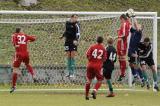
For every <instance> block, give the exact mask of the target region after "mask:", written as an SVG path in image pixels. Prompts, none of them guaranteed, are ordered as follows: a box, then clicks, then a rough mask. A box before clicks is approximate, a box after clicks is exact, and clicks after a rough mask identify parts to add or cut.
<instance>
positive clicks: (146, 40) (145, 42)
mask: <svg viewBox="0 0 160 106" xmlns="http://www.w3.org/2000/svg"><path fill="white" fill-rule="evenodd" d="M149 43H150V38H149V37H145V38H144V44H145V46H146V47H147V46H148V45H149Z"/></svg>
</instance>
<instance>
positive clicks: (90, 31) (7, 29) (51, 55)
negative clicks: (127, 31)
mask: <svg viewBox="0 0 160 106" xmlns="http://www.w3.org/2000/svg"><path fill="white" fill-rule="evenodd" d="M66 17H69V15H31V14H30V15H29V14H23V15H22V14H19V15H18V14H12V15H11V14H3V15H1V19H0V29H1V36H0V40H1V41H0V43H1V44H0V45H1V46H0V50H1V53H0V57H3V58H0V64H1V65H2V66H4V65H6V66H5V68H1V70H0V72H1V76H2V77H1V79H0V82H1V83H4V84H7V85H8V83H9V82H10V80H11V64H12V58H13V55H14V48H13V46H12V44H11V34H12V33H13V32H14V30H15V28H16V27H21V28H22V29H23V31H24V32H25V33H27V34H29V35H36V37H37V40H36V41H35V42H33V43H30V44H29V51H30V60H31V64H32V65H33V67H34V70H35V71H36V77H37V79H38V81H37V82H36V83H35V84H34V83H33V80H32V78H31V75H30V74H29V73H28V72H27V70H26V69H25V66H24V65H22V66H21V68H20V70H21V71H22V74H21V76H20V77H19V79H18V85H19V86H20V88H29V89H34V88H38V89H43V88H65V89H74V88H77V89H78V88H83V87H84V83H85V71H86V67H85V66H86V63H87V59H86V56H85V53H86V50H87V48H88V47H89V46H90V45H91V44H93V43H95V37H96V36H97V35H101V36H103V37H104V44H106V39H107V36H106V34H108V35H110V36H113V37H116V36H117V29H118V28H119V26H120V21H119V15H114V14H113V15H112V14H111V15H79V21H80V25H81V38H80V42H79V46H78V53H77V56H76V72H75V73H76V74H75V78H74V79H69V78H66V77H65V73H66V71H67V70H66V60H65V52H64V46H63V45H64V41H63V40H60V39H59V37H60V36H61V35H62V34H63V32H64V30H65V22H66V21H67V20H69V18H66ZM143 17H145V16H143ZM146 17H148V16H146ZM149 17H151V16H149ZM138 22H139V23H140V24H142V25H143V26H144V30H143V33H144V35H145V36H150V37H152V35H153V20H152V19H148V18H145V19H143V18H139V19H138ZM115 45H116V43H115ZM127 74H128V71H127ZM148 74H149V75H150V76H151V73H150V71H148ZM118 76H119V65H118V62H117V63H116V68H115V70H114V72H113V76H112V82H113V83H114V86H116V87H125V88H126V87H128V85H127V82H128V77H126V80H125V81H124V82H123V84H119V83H118V82H117V78H118Z"/></svg>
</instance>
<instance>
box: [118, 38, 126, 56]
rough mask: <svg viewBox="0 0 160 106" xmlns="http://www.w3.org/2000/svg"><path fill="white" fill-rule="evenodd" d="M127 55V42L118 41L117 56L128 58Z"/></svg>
mask: <svg viewBox="0 0 160 106" xmlns="http://www.w3.org/2000/svg"><path fill="white" fill-rule="evenodd" d="M126 54H127V42H126V41H123V40H118V42H117V55H118V56H126Z"/></svg>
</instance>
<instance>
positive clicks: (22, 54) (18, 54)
mask: <svg viewBox="0 0 160 106" xmlns="http://www.w3.org/2000/svg"><path fill="white" fill-rule="evenodd" d="M35 39H36V38H35V36H29V35H27V34H24V33H23V32H21V28H16V32H15V33H13V35H12V43H13V46H14V47H15V56H14V61H13V74H12V88H11V91H10V93H12V92H14V90H15V87H16V81H17V76H18V74H19V69H18V68H19V67H20V65H21V63H22V62H23V63H25V65H26V68H27V70H28V72H29V73H30V74H31V75H32V78H33V79H35V73H34V71H33V68H32V66H31V65H30V64H29V52H28V50H27V44H28V42H33V41H35Z"/></svg>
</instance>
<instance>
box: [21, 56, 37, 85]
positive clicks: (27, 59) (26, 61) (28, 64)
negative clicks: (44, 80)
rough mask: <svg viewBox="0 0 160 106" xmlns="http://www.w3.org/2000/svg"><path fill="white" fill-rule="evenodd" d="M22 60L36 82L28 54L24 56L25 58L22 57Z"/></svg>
mask: <svg viewBox="0 0 160 106" xmlns="http://www.w3.org/2000/svg"><path fill="white" fill-rule="evenodd" d="M23 62H24V63H25V65H26V68H27V70H28V72H29V73H30V74H31V76H32V79H33V81H34V82H35V83H36V82H37V79H36V76H35V71H34V70H33V67H32V66H31V65H30V62H29V55H27V56H25V58H24V59H23Z"/></svg>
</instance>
